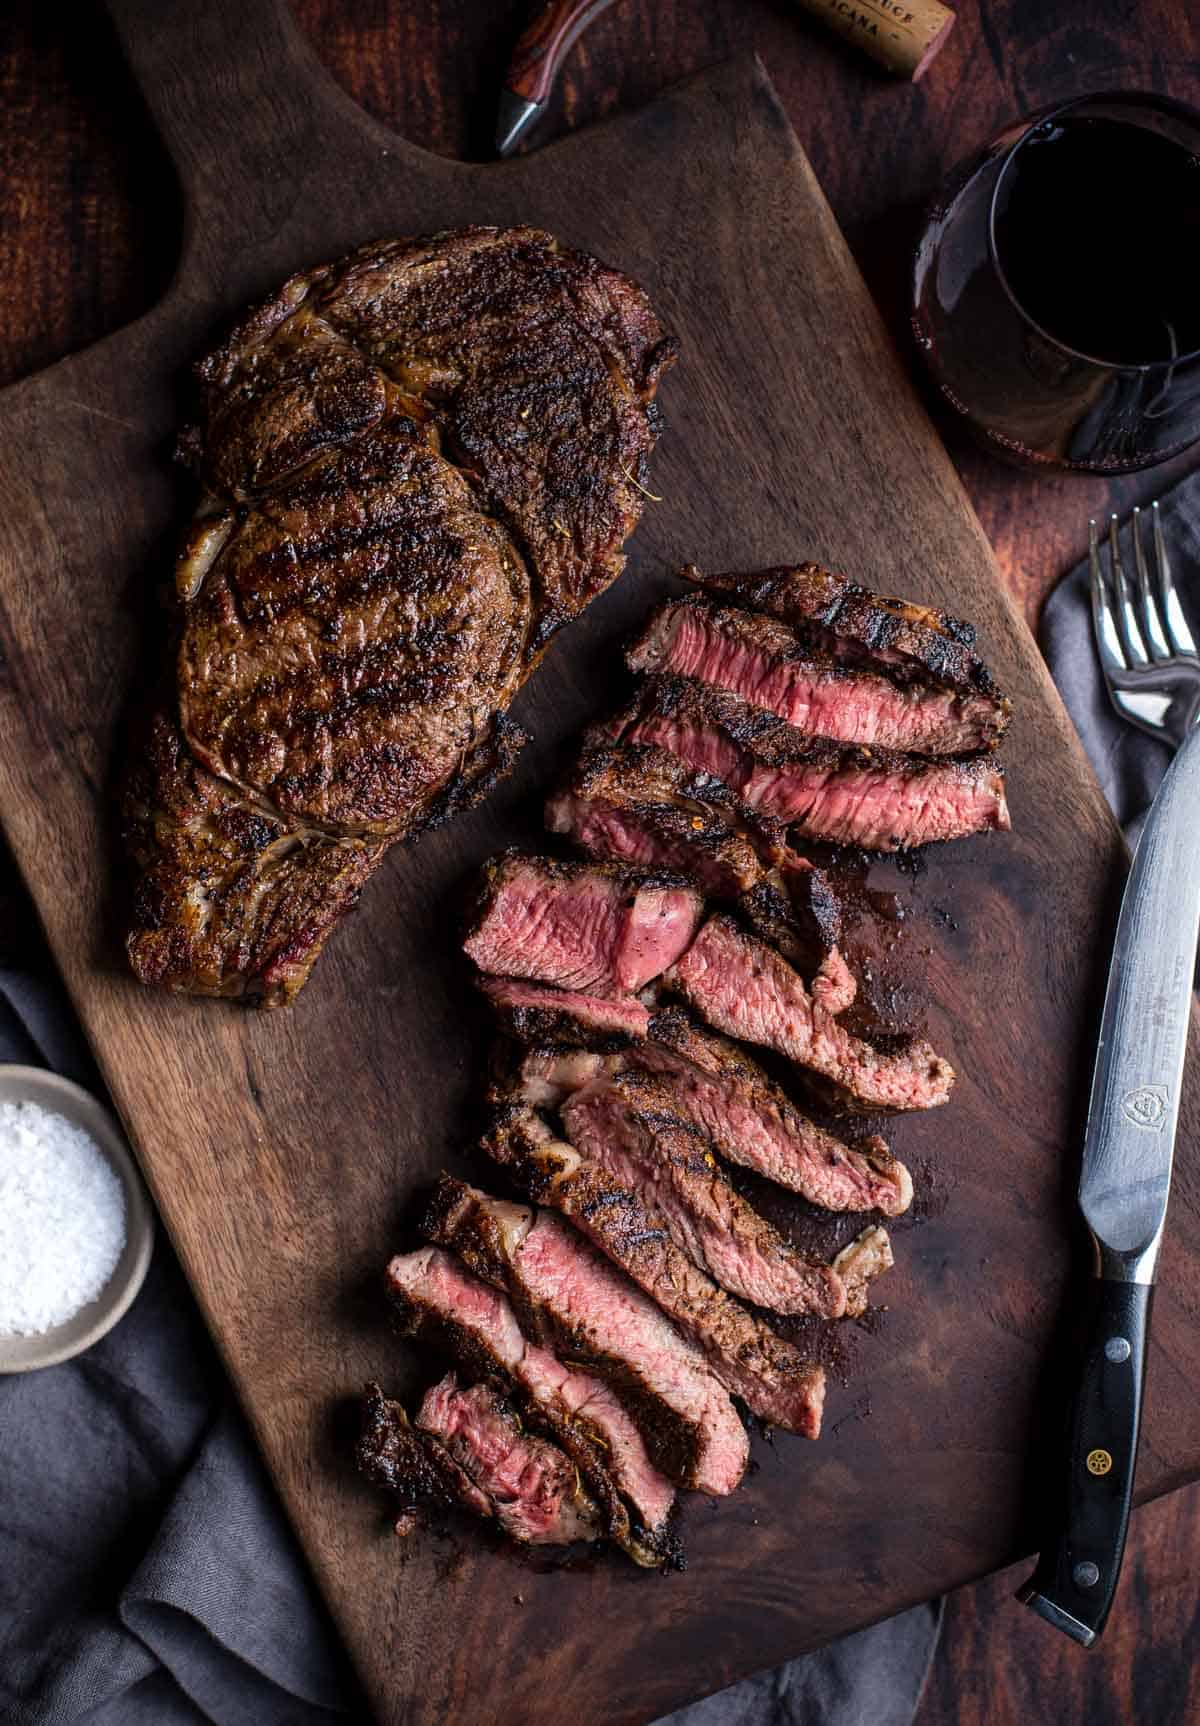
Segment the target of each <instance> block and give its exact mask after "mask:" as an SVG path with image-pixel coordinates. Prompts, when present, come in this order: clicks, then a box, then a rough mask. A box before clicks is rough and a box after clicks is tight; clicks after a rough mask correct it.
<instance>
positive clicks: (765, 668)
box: [625, 597, 1006, 755]
mask: <svg viewBox="0 0 1200 1726" xmlns="http://www.w3.org/2000/svg"><path fill="white" fill-rule="evenodd" d="M625 657H626V660H627V662H628V664H629V666H630V667H631V669H632V670H634V671H649V672H667V673H672V674H674V675H676V676H680V677H694V678H697V679H698V680H699V681H700V682H701V683H708V684H711V685H712V686H713V687H714V688H716V689H727V690H729V691H730V693H731V694H733V695H737V696H739V697H740V698H741V700H743V701H747V702H749V703H750V705H751V706H752V707H763V708H766V709H767V710H768V712H771V713H775V714H778V716H779V718H780V719H786V720H787V721H788V723H789V724H790V725H794V726H795V727H796V728H797V729H798V730H800V731H804V732H807V733H809V734H810V735H812V736H816V737H829V738H833V739H835V740H837V741H840V742H843V743H870V744H876V745H878V746H879V747H880V748H885V749H902V750H911V751H914V752H915V753H916V754H918V755H962V754H966V753H970V752H972V751H974V750H977V749H990V748H991V747H992V746H993V745H994V744H995V743H996V742H997V740H998V738H999V736H1000V733H1001V732H1002V731H1003V729H1004V723H1005V722H1006V716H1002V715H1001V714H1000V712H999V711H998V704H997V703H996V702H994V701H992V700H991V699H990V698H989V697H987V696H982V695H978V694H973V695H969V696H966V697H964V696H962V695H959V694H958V693H956V692H955V691H954V690H952V689H947V688H944V687H939V686H936V685H934V684H932V683H925V682H919V681H917V680H915V679H911V678H898V679H896V678H892V677H889V676H887V675H884V672H885V670H887V669H890V667H887V666H886V662H884V661H880V662H879V666H880V669H879V670H864V669H862V668H860V667H854V666H849V665H846V664H844V663H842V662H841V661H840V660H838V659H837V658H835V657H834V656H833V655H831V654H829V653H827V652H824V651H821V650H819V649H815V648H813V647H812V646H811V645H808V644H806V643H805V642H804V641H803V640H802V639H801V638H800V636H798V635H797V634H796V633H795V631H794V630H791V629H789V628H788V626H787V625H786V624H785V623H781V622H779V620H778V619H777V618H774V617H764V616H763V615H761V613H756V612H749V611H740V610H734V609H733V608H731V607H727V606H718V605H713V604H711V603H709V602H708V601H706V600H703V599H700V598H699V597H692V598H689V599H677V600H670V601H668V602H667V603H666V604H665V605H660V606H658V607H657V608H656V609H655V610H654V611H653V612H652V613H651V616H650V619H649V621H648V622H647V624H646V627H645V628H644V630H643V631H642V633H641V635H640V636H639V637H638V638H637V640H636V641H635V642H634V643H633V645H632V646H631V647H630V648H629V650H628V651H627V653H626V656H625Z"/></svg>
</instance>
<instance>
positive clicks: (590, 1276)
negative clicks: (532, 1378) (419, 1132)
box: [425, 1175, 749, 1497]
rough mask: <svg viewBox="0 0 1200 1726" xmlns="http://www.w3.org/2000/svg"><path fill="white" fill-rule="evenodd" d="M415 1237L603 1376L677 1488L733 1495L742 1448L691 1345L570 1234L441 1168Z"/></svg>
mask: <svg viewBox="0 0 1200 1726" xmlns="http://www.w3.org/2000/svg"><path fill="white" fill-rule="evenodd" d="M425 1233H426V1234H427V1235H429V1237H430V1238H431V1239H433V1240H435V1241H437V1242H438V1243H439V1245H442V1246H446V1247H449V1248H451V1249H452V1250H453V1251H455V1252H457V1253H458V1254H459V1255H460V1256H461V1257H462V1258H463V1259H464V1260H465V1262H466V1263H467V1264H468V1265H469V1266H470V1268H471V1269H472V1270H473V1271H475V1272H476V1274H477V1275H479V1276H481V1277H483V1278H484V1279H485V1280H486V1281H488V1282H490V1283H492V1284H493V1285H494V1286H496V1287H498V1288H502V1289H503V1290H504V1291H505V1292H506V1293H507V1294H508V1296H509V1298H510V1299H511V1300H512V1301H513V1303H514V1305H515V1306H516V1308H517V1311H518V1313H519V1315H520V1318H521V1322H522V1326H523V1328H525V1329H526V1330H527V1331H528V1332H529V1333H531V1334H533V1335H535V1336H538V1337H539V1338H544V1339H545V1340H546V1342H548V1343H549V1342H555V1341H556V1342H557V1343H558V1344H559V1346H560V1347H562V1348H563V1349H565V1350H569V1351H570V1353H571V1356H572V1358H573V1359H577V1360H579V1361H580V1364H581V1366H583V1367H584V1368H585V1370H586V1371H587V1372H588V1373H595V1374H597V1375H598V1376H600V1377H602V1378H604V1379H606V1380H607V1381H608V1382H609V1383H610V1384H611V1385H612V1387H613V1389H614V1390H615V1391H616V1393H617V1395H618V1396H619V1397H620V1398H621V1400H622V1402H624V1403H625V1406H626V1407H627V1408H628V1409H629V1412H630V1413H631V1414H632V1415H633V1417H634V1419H635V1420H636V1421H637V1423H638V1426H639V1428H640V1430H641V1432H642V1434H643V1436H644V1438H645V1440H646V1445H647V1448H648V1450H649V1452H650V1454H651V1456H652V1457H653V1459H654V1461H655V1463H656V1464H657V1466H658V1467H659V1468H660V1469H661V1470H662V1471H663V1473H664V1474H666V1475H667V1476H668V1477H669V1478H670V1479H672V1480H674V1481H675V1483H676V1484H677V1485H678V1486H691V1487H695V1488H696V1489H697V1490H698V1491H700V1492H706V1493H709V1494H711V1495H713V1496H717V1497H721V1496H724V1495H725V1494H726V1493H729V1492H732V1491H733V1489H734V1487H735V1486H736V1485H737V1484H738V1482H739V1481H740V1480H741V1478H742V1475H743V1473H744V1472H745V1468H746V1462H747V1458H748V1454H749V1451H748V1445H747V1440H746V1434H745V1431H744V1430H743V1428H742V1424H741V1422H740V1421H739V1420H738V1417H737V1414H736V1412H735V1410H734V1407H733V1404H732V1403H731V1402H730V1400H729V1397H728V1395H727V1393H726V1392H725V1391H724V1389H722V1387H721V1386H720V1385H719V1384H718V1383H717V1381H716V1379H715V1378H714V1377H713V1376H712V1374H711V1372H710V1371H709V1369H708V1367H707V1365H706V1363H705V1359H704V1356H703V1355H702V1354H701V1353H700V1351H699V1349H697V1347H696V1345H695V1344H694V1343H693V1342H690V1341H689V1340H688V1339H687V1338H685V1337H683V1336H681V1335H680V1333H679V1332H678V1331H677V1330H676V1329H675V1327H674V1326H673V1325H672V1324H671V1323H670V1322H669V1321H668V1320H667V1319H666V1318H665V1317H664V1315H663V1314H662V1313H661V1312H660V1311H659V1310H658V1308H657V1307H656V1306H655V1305H654V1303H653V1302H652V1301H650V1300H647V1298H646V1296H645V1295H643V1294H642V1293H641V1292H640V1290H638V1289H637V1288H635V1287H634V1285H633V1284H632V1283H631V1282H630V1281H629V1280H628V1278H626V1277H624V1276H622V1275H621V1274H620V1272H618V1271H615V1270H614V1269H613V1267H612V1266H611V1265H610V1264H608V1262H607V1261H606V1260H605V1259H603V1258H601V1257H600V1256H599V1254H598V1253H597V1252H596V1251H595V1250H594V1248H592V1247H590V1246H589V1245H588V1244H587V1242H586V1241H585V1240H584V1239H583V1237H582V1236H581V1235H579V1234H577V1233H576V1232H575V1230H574V1229H572V1228H569V1227H568V1226H567V1225H566V1224H565V1223H563V1222H561V1221H560V1220H559V1219H558V1218H557V1217H555V1216H553V1215H551V1213H550V1212H548V1211H534V1210H532V1209H530V1208H529V1207H528V1206H525V1205H511V1204H507V1203H505V1202H504V1201H503V1200H501V1199H493V1198H489V1197H488V1195H487V1194H486V1193H481V1192H479V1191H478V1190H477V1189H476V1188H474V1187H469V1186H467V1185H466V1183H465V1182H463V1181H457V1180H454V1179H453V1178H452V1177H451V1176H449V1175H443V1176H442V1177H441V1179H440V1181H439V1182H438V1185H437V1188H436V1191H435V1193H434V1197H433V1200H432V1203H431V1206H430V1210H429V1213H428V1215H427V1218H426V1223H425Z"/></svg>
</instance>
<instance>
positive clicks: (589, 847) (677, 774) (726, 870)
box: [546, 745, 764, 899]
mask: <svg viewBox="0 0 1200 1726" xmlns="http://www.w3.org/2000/svg"><path fill="white" fill-rule="evenodd" d="M546 826H547V828H548V829H549V831H550V832H551V833H564V834H566V835H567V836H568V837H569V838H571V839H572V840H574V842H575V844H576V845H578V846H580V847H581V849H582V850H584V851H586V852H587V853H588V855H589V856H590V857H594V858H597V859H599V860H600V861H610V860H616V861H619V862H625V863H635V864H640V865H642V866H643V867H646V868H652V869H674V870H678V871H679V873H681V874H684V875H691V876H692V877H693V878H694V879H695V880H696V881H698V882H699V884H700V886H701V887H702V888H703V889H704V891H705V892H706V893H707V894H709V895H710V896H711V897H713V898H717V899H736V898H737V897H738V895H739V894H740V893H744V892H745V891H746V890H747V888H750V887H753V886H754V885H755V883H756V882H758V881H760V880H761V879H762V876H763V873H764V866H763V863H762V860H761V858H760V857H759V854H758V851H757V850H756V849H755V846H754V843H753V841H752V840H751V838H750V835H749V834H748V833H747V832H746V831H745V829H744V828H743V827H742V826H741V824H740V823H739V821H738V819H737V811H736V807H735V805H734V802H733V797H732V794H731V792H730V791H729V790H728V789H727V787H725V786H724V785H722V784H721V782H720V781H719V780H717V779H714V778H713V777H712V775H711V774H707V773H703V772H701V773H693V772H692V770H691V769H690V768H689V767H688V766H687V764H686V763H685V762H682V761H680V760H678V759H677V758H676V757H675V756H673V755H669V754H668V753H667V752H666V750H663V749H655V748H652V747H650V746H645V745H635V746H632V747H627V748H621V747H616V748H614V747H611V746H608V747H604V746H602V747H600V748H596V749H587V748H585V749H584V752H583V754H582V755H581V756H580V758H579V760H578V762H577V763H576V764H575V767H574V768H573V770H572V772H571V774H570V775H569V777H568V779H567V780H566V782H565V784H564V785H563V787H562V789H561V790H559V791H558V792H556V793H555V795H554V796H552V797H551V798H550V799H549V801H548V802H547V804H546Z"/></svg>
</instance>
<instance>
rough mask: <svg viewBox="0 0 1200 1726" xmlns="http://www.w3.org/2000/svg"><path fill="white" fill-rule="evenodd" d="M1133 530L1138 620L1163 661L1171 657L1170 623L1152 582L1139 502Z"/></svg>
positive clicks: (1157, 657)
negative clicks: (1144, 543)
mask: <svg viewBox="0 0 1200 1726" xmlns="http://www.w3.org/2000/svg"><path fill="white" fill-rule="evenodd" d="M1130 534H1131V537H1132V539H1133V562H1134V567H1135V569H1136V571H1137V595H1138V623H1139V624H1140V626H1141V631H1142V637H1143V639H1144V640H1145V642H1146V645H1147V646H1148V647H1149V649H1150V656H1151V658H1152V659H1154V660H1155V661H1156V662H1157V663H1159V664H1162V663H1163V661H1164V660H1167V659H1170V658H1171V644H1170V642H1169V641H1168V640H1167V631H1166V624H1165V622H1164V620H1163V615H1162V611H1161V609H1160V607H1159V603H1158V596H1157V594H1156V593H1155V591H1154V589H1153V587H1152V586H1151V584H1150V571H1149V570H1148V569H1147V567H1146V552H1145V547H1144V546H1143V545H1142V512H1141V510H1140V509H1138V508H1137V506H1136V505H1135V506H1134V511H1133V518H1132V520H1131V522H1130Z"/></svg>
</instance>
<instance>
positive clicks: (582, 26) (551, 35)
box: [504, 0, 613, 105]
mask: <svg viewBox="0 0 1200 1726" xmlns="http://www.w3.org/2000/svg"><path fill="white" fill-rule="evenodd" d="M612 3H613V0H545V4H543V5H542V6H540V7H539V8H538V10H537V12H536V13H535V14H534V16H533V18H532V19H531V21H530V23H529V25H528V27H527V28H526V30H525V33H524V35H523V36H522V37H521V40H520V41H519V42H518V43H517V45H516V47H515V48H514V49H513V54H512V59H511V61H510V62H509V67H508V76H507V77H506V78H505V80H504V86H505V89H507V90H511V91H512V92H513V94H514V95H515V96H523V97H524V98H525V100H526V101H527V102H537V103H538V104H539V105H540V104H541V103H542V102H545V101H546V100H547V99H548V97H549V95H550V91H551V89H552V88H553V86H554V80H555V79H556V78H557V76H558V69H559V67H560V66H561V65H562V63H563V61H564V60H565V59H566V57H567V53H568V51H569V49H570V48H571V46H572V45H573V43H574V42H575V41H576V40H577V39H578V38H579V36H581V35H582V33H583V32H584V31H585V30H586V29H587V27H588V25H589V24H592V23H594V22H595V21H596V19H597V18H599V16H600V14H601V13H602V12H607V11H608V8H609V7H610V6H611V5H612Z"/></svg>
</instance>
